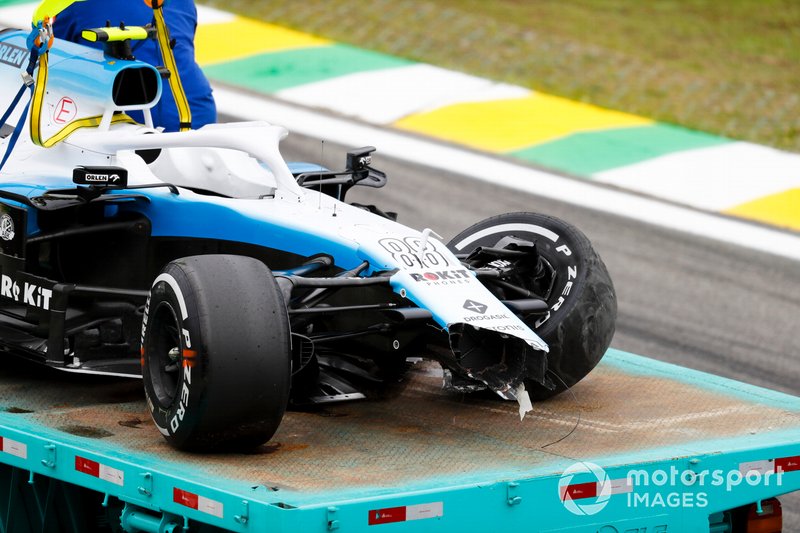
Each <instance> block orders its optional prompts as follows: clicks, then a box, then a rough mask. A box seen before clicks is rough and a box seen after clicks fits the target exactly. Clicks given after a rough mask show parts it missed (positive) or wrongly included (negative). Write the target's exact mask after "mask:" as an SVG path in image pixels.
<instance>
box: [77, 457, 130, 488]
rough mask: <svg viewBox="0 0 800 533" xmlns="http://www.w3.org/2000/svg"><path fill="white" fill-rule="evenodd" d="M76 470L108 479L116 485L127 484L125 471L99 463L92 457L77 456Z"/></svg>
mask: <svg viewBox="0 0 800 533" xmlns="http://www.w3.org/2000/svg"><path fill="white" fill-rule="evenodd" d="M75 470H77V471H78V472H82V473H84V474H88V475H90V476H92V477H96V478H99V479H102V480H105V481H108V482H109V483H113V484H114V485H119V486H120V487H122V486H123V485H125V472H123V471H122V470H117V469H116V468H112V467H110V466H107V465H104V464H102V463H98V462H97V461H92V460H91V459H86V458H85V457H81V456H79V455H76V456H75Z"/></svg>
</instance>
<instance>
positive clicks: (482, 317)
mask: <svg viewBox="0 0 800 533" xmlns="http://www.w3.org/2000/svg"><path fill="white" fill-rule="evenodd" d="M509 318H511V317H510V316H508V315H506V314H502V315H474V316H465V317H464V322H481V321H483V320H508V319H509Z"/></svg>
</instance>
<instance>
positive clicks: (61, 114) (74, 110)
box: [53, 96, 78, 124]
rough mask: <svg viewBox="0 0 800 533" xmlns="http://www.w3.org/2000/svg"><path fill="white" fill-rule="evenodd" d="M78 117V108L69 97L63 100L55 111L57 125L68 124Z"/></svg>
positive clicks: (54, 117)
mask: <svg viewBox="0 0 800 533" xmlns="http://www.w3.org/2000/svg"><path fill="white" fill-rule="evenodd" d="M76 116H78V106H77V104H76V103H75V100H73V99H72V98H70V97H69V96H64V97H63V98H61V100H59V101H58V103H57V104H56V107H55V109H54V110H53V122H55V123H56V124H68V123H69V122H72V121H73V120H75V117H76Z"/></svg>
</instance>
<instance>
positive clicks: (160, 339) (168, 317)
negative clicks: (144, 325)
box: [146, 302, 183, 408]
mask: <svg viewBox="0 0 800 533" xmlns="http://www.w3.org/2000/svg"><path fill="white" fill-rule="evenodd" d="M150 323H151V325H150V327H149V328H148V331H147V347H146V356H147V364H148V366H149V370H150V372H149V374H150V383H151V385H152V387H153V392H154V393H155V398H154V400H155V401H156V402H157V403H158V404H159V405H160V406H161V407H162V408H168V407H169V406H170V405H171V404H172V402H173V401H174V400H175V397H176V395H177V394H178V387H179V385H180V383H181V379H182V374H183V356H182V353H183V346H182V344H181V335H180V327H179V323H178V317H177V315H176V314H175V310H174V309H173V308H172V306H171V305H169V303H167V302H161V303H159V305H158V307H157V308H156V309H155V311H154V312H153V315H152V318H151V321H150Z"/></svg>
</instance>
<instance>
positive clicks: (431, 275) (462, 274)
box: [409, 269, 474, 285]
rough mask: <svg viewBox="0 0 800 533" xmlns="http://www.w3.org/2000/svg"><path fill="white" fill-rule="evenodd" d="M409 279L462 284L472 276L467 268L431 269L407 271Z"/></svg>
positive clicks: (435, 283) (433, 283) (430, 283)
mask: <svg viewBox="0 0 800 533" xmlns="http://www.w3.org/2000/svg"><path fill="white" fill-rule="evenodd" d="M409 276H411V279H413V280H414V281H416V282H417V283H425V284H426V285H462V284H464V283H471V282H472V281H473V280H474V277H473V276H472V275H470V273H469V270H466V269H461V270H432V271H430V272H409Z"/></svg>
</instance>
